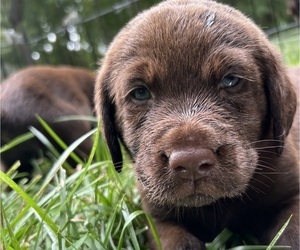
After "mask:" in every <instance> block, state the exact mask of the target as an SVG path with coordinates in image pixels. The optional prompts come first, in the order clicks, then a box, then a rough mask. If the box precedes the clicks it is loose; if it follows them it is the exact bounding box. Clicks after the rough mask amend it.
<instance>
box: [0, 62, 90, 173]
mask: <svg viewBox="0 0 300 250" xmlns="http://www.w3.org/2000/svg"><path fill="white" fill-rule="evenodd" d="M94 85H95V75H94V74H93V73H91V72H89V71H87V70H85V69H82V68H75V67H66V66H61V67H53V66H33V67H29V68H26V69H23V70H21V71H19V72H17V73H16V74H14V75H12V76H11V77H9V78H8V79H6V80H5V81H4V82H3V83H2V84H1V93H0V101H1V145H3V144H6V143H8V142H10V141H11V140H12V139H14V138H15V137H17V136H19V135H21V134H23V133H25V132H27V131H28V127H29V126H33V127H36V128H37V129H39V130H41V131H43V129H42V127H41V125H40V123H39V122H38V120H37V118H36V116H35V115H36V114H38V115H39V116H41V117H42V118H43V119H44V120H45V121H46V122H47V123H48V124H49V125H50V127H51V128H52V129H53V130H54V131H55V132H56V133H57V134H58V135H59V136H60V138H61V139H62V140H63V141H64V142H65V143H67V144H70V143H72V142H73V141H75V140H76V139H78V138H79V137H80V136H81V135H83V134H84V133H87V132H88V131H89V130H90V129H91V128H92V125H91V123H90V122H88V121H84V120H72V121H67V122H55V120H56V119H57V118H59V117H62V116H70V115H86V116H88V115H92V114H93V105H94V104H93V103H94V102H93V93H94ZM45 135H47V133H45ZM49 139H50V140H51V138H50V137H49ZM53 143H54V142H53ZM91 147H92V141H91V139H87V140H86V141H84V142H83V143H82V144H81V145H80V146H79V148H78V150H77V151H76V153H78V154H79V155H80V156H81V157H86V156H87V155H88V154H89V151H90V149H91ZM40 148H43V147H42V144H41V143H40V142H39V141H38V140H37V139H31V140H30V141H27V142H25V143H22V144H19V145H18V146H16V147H14V148H12V149H10V150H8V151H5V152H3V154H1V161H2V164H4V167H3V166H2V168H4V169H5V168H8V167H10V166H11V165H12V164H13V163H14V162H15V161H16V160H20V162H21V166H20V168H19V170H20V171H26V172H29V173H30V172H31V171H32V159H33V158H37V157H38V156H39V152H38V151H39V149H40Z"/></svg>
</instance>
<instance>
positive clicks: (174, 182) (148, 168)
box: [95, 0, 299, 249]
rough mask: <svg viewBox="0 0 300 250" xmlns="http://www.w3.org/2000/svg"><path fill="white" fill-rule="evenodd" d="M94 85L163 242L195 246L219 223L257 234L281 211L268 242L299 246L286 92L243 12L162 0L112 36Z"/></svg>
mask: <svg viewBox="0 0 300 250" xmlns="http://www.w3.org/2000/svg"><path fill="white" fill-rule="evenodd" d="M227 76H229V80H230V79H232V78H230V77H231V76H235V77H238V78H234V79H238V84H237V85H235V86H234V87H225V86H224V85H223V83H224V82H225V83H226V80H228V78H227ZM95 91H96V92H95V103H96V111H97V114H98V116H99V117H100V118H102V122H103V126H104V128H103V130H104V134H105V136H106V140H107V143H108V146H109V149H110V151H111V154H112V159H113V162H114V164H115V167H116V169H117V170H120V169H121V166H122V155H121V150H120V146H119V144H118V140H120V141H121V142H122V143H123V144H124V146H125V148H126V150H127V151H128V153H129V155H130V156H131V158H132V161H133V163H134V171H135V173H136V178H137V180H138V186H139V189H140V192H141V195H142V200H143V206H144V209H145V210H146V211H147V212H149V213H150V214H151V215H152V216H153V217H154V219H155V222H156V226H157V229H158V232H159V235H160V239H161V242H162V248H163V249H200V248H201V249H204V243H205V242H207V241H211V240H212V239H213V238H214V237H215V236H216V235H217V234H218V233H220V231H221V230H222V229H223V228H225V227H228V228H230V229H231V230H233V231H235V232H237V233H243V232H245V231H247V232H251V233H252V234H253V235H255V236H256V237H257V238H258V240H259V241H260V242H261V243H263V244H268V243H270V241H271V240H272V238H273V237H274V236H275V235H276V233H277V232H278V231H279V229H280V228H281V226H282V225H283V224H284V223H285V221H286V220H287V219H288V218H289V216H290V215H291V214H293V217H292V220H291V222H290V224H289V226H288V228H287V229H286V231H285V232H284V234H283V236H282V237H281V238H280V239H279V244H284V245H291V246H292V249H298V248H299V235H298V234H299V224H298V222H299V216H298V212H299V211H298V210H299V206H298V205H299V203H298V202H299V200H298V195H299V171H298V167H299V166H298V163H299V162H298V159H299V158H298V154H297V152H298V148H297V147H296V146H297V145H296V143H295V142H294V141H292V139H291V137H294V138H295V137H297V138H298V135H296V134H294V133H296V131H292V132H290V128H291V126H292V123H293V118H294V114H295V109H296V95H295V92H294V90H293V87H292V85H291V83H290V81H289V79H288V77H287V75H286V73H285V70H284V67H283V65H282V62H281V59H280V55H279V54H278V52H277V51H276V50H275V49H274V48H273V46H272V45H271V44H270V42H269V41H268V40H267V38H266V37H265V35H264V34H263V32H262V31H261V30H260V29H259V28H258V27H257V26H256V25H254V24H253V23H252V21H250V20H249V19H248V18H246V17H245V16H244V15H242V14H241V13H240V12H238V11H237V10H234V9H233V8H231V7H228V6H225V5H222V4H219V3H216V2H214V1H208V0H203V1H200V0H171V1H165V2H163V3H161V4H159V5H158V6H157V7H154V8H151V9H150V10H148V11H146V12H144V13H142V14H140V15H138V16H137V17H136V18H135V19H134V20H133V21H131V22H130V23H129V24H128V25H127V26H126V27H125V28H124V29H123V30H122V31H121V32H120V33H119V34H118V35H117V36H116V38H115V40H114V41H113V43H112V44H111V46H110V48H109V50H108V52H107V55H106V57H105V59H104V60H103V62H102V65H101V69H100V71H99V74H98V76H97V80H96V90H95ZM289 132H290V133H289ZM151 244H152V248H155V247H154V243H153V242H152V243H151Z"/></svg>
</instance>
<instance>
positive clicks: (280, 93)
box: [262, 54, 297, 155]
mask: <svg viewBox="0 0 300 250" xmlns="http://www.w3.org/2000/svg"><path fill="white" fill-rule="evenodd" d="M262 67H263V68H264V72H263V77H264V82H265V88H266V92H267V98H268V101H269V110H270V115H271V126H272V129H273V137H274V139H275V140H276V145H277V148H276V152H277V153H278V154H279V155H280V154H281V153H282V151H283V146H284V141H285V138H286V137H287V135H288V133H289V131H290V128H291V126H292V123H293V119H294V115H295V111H296V106H297V99H296V93H295V91H294V87H293V85H292V84H291V82H290V80H289V78H288V76H287V75H286V70H285V68H284V66H283V65H282V63H281V60H280V57H279V56H278V55H276V54H275V55H270V56H269V57H268V62H266V64H265V65H264V66H262Z"/></svg>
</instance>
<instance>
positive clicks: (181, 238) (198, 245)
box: [149, 220, 205, 250]
mask: <svg viewBox="0 0 300 250" xmlns="http://www.w3.org/2000/svg"><path fill="white" fill-rule="evenodd" d="M155 225H156V228H157V231H158V234H159V237H160V242H161V246H162V249H163V250H194V249H195V250H204V249H205V245H204V243H202V242H201V241H200V240H198V239H197V238H196V237H195V236H194V235H192V234H191V233H189V232H188V231H186V230H185V229H184V228H183V227H180V226H179V225H176V224H173V223H171V222H168V221H157V220H156V221H155ZM149 238H150V246H151V249H152V250H157V249H158V248H157V247H156V244H155V241H154V239H153V236H152V234H151V232H150V231H149Z"/></svg>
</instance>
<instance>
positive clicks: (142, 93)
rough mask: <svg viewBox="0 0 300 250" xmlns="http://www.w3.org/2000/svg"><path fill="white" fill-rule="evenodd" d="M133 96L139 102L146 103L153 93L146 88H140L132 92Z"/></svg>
mask: <svg viewBox="0 0 300 250" xmlns="http://www.w3.org/2000/svg"><path fill="white" fill-rule="evenodd" d="M132 96H133V98H134V99H136V100H138V101H146V100H149V99H150V98H151V93H150V91H149V90H148V89H147V88H146V87H139V88H136V89H135V90H134V91H133V92H132Z"/></svg>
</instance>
